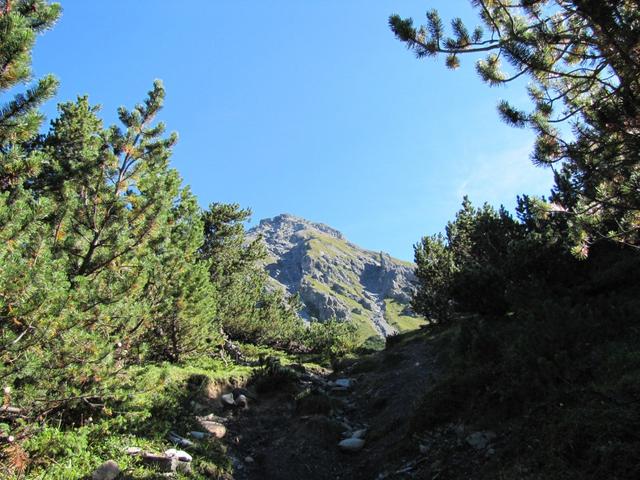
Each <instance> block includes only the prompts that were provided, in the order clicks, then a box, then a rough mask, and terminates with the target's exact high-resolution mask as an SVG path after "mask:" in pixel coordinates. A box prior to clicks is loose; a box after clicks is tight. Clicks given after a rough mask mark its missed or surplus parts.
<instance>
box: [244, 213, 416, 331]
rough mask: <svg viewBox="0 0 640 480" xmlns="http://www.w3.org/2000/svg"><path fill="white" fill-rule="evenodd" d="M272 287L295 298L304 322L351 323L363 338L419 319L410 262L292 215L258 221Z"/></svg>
mask: <svg viewBox="0 0 640 480" xmlns="http://www.w3.org/2000/svg"><path fill="white" fill-rule="evenodd" d="M248 236H249V238H257V237H258V236H260V237H262V239H263V241H264V243H265V246H266V248H267V251H268V253H269V256H270V259H269V262H268V264H267V265H266V269H267V271H268V272H269V275H270V276H271V278H272V280H273V284H274V286H276V287H278V288H282V289H284V290H286V291H287V292H288V293H289V294H292V295H296V294H297V295H299V296H300V299H301V300H302V303H303V305H304V309H303V311H302V312H301V314H302V316H303V317H304V318H306V319H308V320H317V321H325V320H328V319H330V318H336V319H338V320H343V321H351V322H354V323H355V324H356V325H357V327H358V331H359V333H360V336H361V339H362V340H366V339H367V338H370V337H376V336H381V337H386V336H387V335H390V334H393V333H396V332H398V331H403V330H407V329H411V328H417V326H419V325H420V324H421V323H422V320H421V319H419V318H418V317H416V316H415V315H414V314H413V313H412V312H411V310H410V308H409V302H410V298H411V293H412V289H413V284H412V282H413V278H414V277H413V264H411V263H409V262H403V261H401V260H397V259H395V258H393V257H391V256H390V255H389V254H387V253H384V252H373V251H370V250H365V249H363V248H360V247H358V246H357V245H355V244H353V243H351V242H349V241H348V240H347V239H346V238H345V237H344V235H343V234H342V233H341V232H339V231H338V230H336V229H334V228H332V227H330V226H328V225H325V224H323V223H317V222H312V221H309V220H306V219H304V218H300V217H296V216H294V215H290V214H281V215H278V216H276V217H273V218H270V219H265V220H261V221H260V223H259V224H258V225H257V226H256V227H254V228H253V229H251V230H250V231H249V233H248Z"/></svg>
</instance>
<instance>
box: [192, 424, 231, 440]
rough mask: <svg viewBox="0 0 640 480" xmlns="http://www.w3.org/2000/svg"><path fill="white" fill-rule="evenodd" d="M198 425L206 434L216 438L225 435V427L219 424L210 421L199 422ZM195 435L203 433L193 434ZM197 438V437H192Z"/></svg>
mask: <svg viewBox="0 0 640 480" xmlns="http://www.w3.org/2000/svg"><path fill="white" fill-rule="evenodd" d="M200 425H201V426H202V428H204V429H205V430H206V431H207V432H209V433H210V434H211V435H213V436H214V437H216V438H222V437H224V436H225V435H226V434H227V427H225V426H224V425H222V424H221V423H218V422H214V421H212V420H200ZM195 433H203V432H195ZM194 438H197V437H194Z"/></svg>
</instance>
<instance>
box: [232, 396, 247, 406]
mask: <svg viewBox="0 0 640 480" xmlns="http://www.w3.org/2000/svg"><path fill="white" fill-rule="evenodd" d="M235 404H236V407H240V408H248V407H249V401H248V400H247V397H246V396H244V395H238V398H236V399H235Z"/></svg>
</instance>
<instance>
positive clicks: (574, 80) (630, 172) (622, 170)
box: [390, 0, 640, 256]
mask: <svg viewBox="0 0 640 480" xmlns="http://www.w3.org/2000/svg"><path fill="white" fill-rule="evenodd" d="M472 3H473V4H474V6H475V7H476V8H477V9H478V11H479V14H480V17H481V19H482V23H483V25H482V26H478V27H477V28H475V29H473V30H470V29H469V28H468V27H467V26H466V25H465V24H464V23H463V22H462V20H460V19H454V20H453V21H452V32H453V34H452V35H451V36H448V35H447V34H446V32H445V28H444V25H443V22H442V20H441V18H440V16H439V15H438V12H437V11H435V10H432V11H429V12H428V13H427V24H426V25H424V26H421V27H419V28H415V27H414V26H413V21H412V20H411V19H402V18H400V17H399V16H397V15H393V16H392V17H391V18H390V25H391V28H392V30H393V31H394V33H395V34H396V36H397V37H398V38H399V39H400V40H402V41H403V42H405V43H406V44H407V46H408V47H409V48H410V49H411V50H413V51H414V52H415V53H416V55H417V56H418V57H426V56H435V55H439V54H442V55H445V56H446V64H447V66H448V67H449V68H457V67H458V66H459V64H460V57H461V56H462V55H464V54H474V53H475V54H484V55H485V56H484V58H481V59H480V60H478V62H477V63H476V67H477V71H478V73H479V75H480V77H481V78H482V80H483V81H485V82H486V83H488V84H489V85H504V84H506V83H508V82H511V81H513V80H515V79H517V78H520V77H523V76H528V77H529V78H530V79H531V80H532V83H531V85H530V86H529V87H528V93H529V96H530V98H531V101H532V103H533V105H534V108H533V111H531V112H525V111H521V110H519V109H516V108H514V107H513V106H512V105H510V104H509V103H507V102H501V103H500V105H499V111H500V114H501V115H502V117H503V118H504V119H505V120H506V121H507V122H509V123H511V124H513V125H515V126H518V127H530V128H532V129H533V131H534V132H535V133H536V135H537V141H536V146H535V151H534V153H533V160H534V162H535V163H537V164H542V165H548V166H551V167H552V168H553V169H554V172H555V174H556V186H555V188H554V191H553V196H552V202H550V203H548V204H547V210H548V211H550V212H553V213H554V214H556V215H565V216H567V217H568V224H569V226H570V227H571V228H570V230H569V232H570V233H571V235H572V242H573V245H574V253H576V254H578V255H580V256H586V255H587V254H588V251H589V247H590V245H592V244H593V243H594V242H596V241H598V240H600V239H602V238H606V239H611V240H614V241H616V242H621V243H623V244H626V245H631V246H638V244H640V194H639V193H638V192H640V189H639V188H638V186H639V185H640V183H639V182H640V180H639V179H640V162H639V160H638V151H639V150H640V139H639V136H638V126H639V121H640V120H639V119H640V102H639V101H638V95H639V94H640V80H639V79H640V48H639V47H640V40H639V39H640V33H639V32H640V9H638V5H637V2H635V1H630V0H623V1H621V0H527V1H524V0H498V1H496V0H474V1H473V2H472ZM505 61H506V62H507V63H508V64H509V66H508V67H507V68H503V62H505ZM565 123H569V124H570V126H571V130H572V132H571V134H570V135H566V134H564V133H563V129H562V128H561V127H560V126H561V125H562V124H565ZM566 130H567V129H564V131H566Z"/></svg>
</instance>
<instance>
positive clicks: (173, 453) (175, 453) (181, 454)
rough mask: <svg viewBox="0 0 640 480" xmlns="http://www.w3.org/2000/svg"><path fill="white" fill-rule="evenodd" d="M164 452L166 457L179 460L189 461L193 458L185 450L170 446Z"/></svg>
mask: <svg viewBox="0 0 640 480" xmlns="http://www.w3.org/2000/svg"><path fill="white" fill-rule="evenodd" d="M164 454H165V455H166V456H167V457H168V458H175V459H177V460H179V461H181V462H190V461H191V460H193V457H192V456H191V455H189V454H188V453H187V452H185V451H184V450H176V449H175V448H170V449H169V450H167V451H166V452H164Z"/></svg>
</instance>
